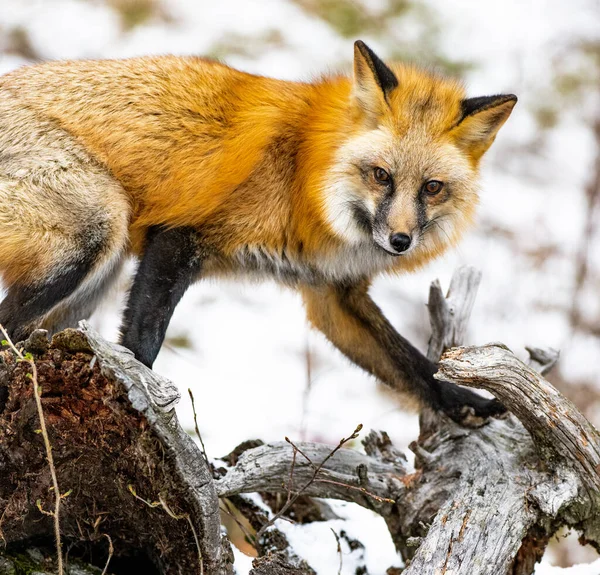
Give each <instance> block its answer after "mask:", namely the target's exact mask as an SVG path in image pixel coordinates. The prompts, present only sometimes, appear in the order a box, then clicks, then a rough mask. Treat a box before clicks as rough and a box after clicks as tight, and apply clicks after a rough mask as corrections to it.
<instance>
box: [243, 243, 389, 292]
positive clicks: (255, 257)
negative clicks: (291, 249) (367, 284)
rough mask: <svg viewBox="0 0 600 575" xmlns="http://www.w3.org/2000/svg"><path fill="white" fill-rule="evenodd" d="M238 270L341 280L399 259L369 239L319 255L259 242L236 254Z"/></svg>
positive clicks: (293, 280)
mask: <svg viewBox="0 0 600 575" xmlns="http://www.w3.org/2000/svg"><path fill="white" fill-rule="evenodd" d="M234 263H235V268H236V271H238V272H241V273H243V274H247V275H250V276H255V277H257V279H258V278H260V277H270V278H272V279H275V280H276V281H280V282H282V283H286V284H297V283H308V284H322V283H337V282H343V281H355V280H358V279H360V278H364V277H371V276H373V275H376V274H378V273H380V272H382V271H385V270H386V269H388V268H390V267H391V266H392V265H393V264H394V263H395V258H394V257H393V256H390V255H389V254H386V253H385V252H384V251H383V250H382V249H380V248H378V247H377V246H375V245H369V244H367V243H362V244H358V245H357V244H353V245H343V246H340V247H339V248H338V249H337V250H335V251H333V252H329V253H327V254H323V255H321V256H319V257H315V258H310V259H308V258H306V259H305V258H298V257H297V256H296V257H290V256H289V255H288V254H287V253H286V252H283V253H274V252H270V251H268V250H266V249H265V248H262V247H259V246H245V247H244V248H242V249H240V250H238V252H236V254H235V256H234Z"/></svg>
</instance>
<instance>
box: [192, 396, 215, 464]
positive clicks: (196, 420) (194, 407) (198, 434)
mask: <svg viewBox="0 0 600 575" xmlns="http://www.w3.org/2000/svg"><path fill="white" fill-rule="evenodd" d="M188 393H189V394H190V399H191V400H192V411H193V412H194V429H195V430H196V435H197V436H198V439H199V440H200V445H202V455H204V461H206V465H208V468H209V469H210V463H209V462H208V457H207V455H206V448H205V447H204V441H202V435H200V429H199V428H198V418H197V416H196V404H195V402H194V394H193V393H192V390H191V389H190V388H189V387H188Z"/></svg>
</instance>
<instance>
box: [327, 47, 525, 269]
mask: <svg viewBox="0 0 600 575" xmlns="http://www.w3.org/2000/svg"><path fill="white" fill-rule="evenodd" d="M516 101H517V98H516V96H514V95H512V94H509V95H497V96H485V97H480V98H466V96H465V91H464V88H463V87H462V86H461V85H460V84H459V83H458V82H456V81H454V80H449V79H445V78H441V77H438V76H435V75H433V74H431V73H428V72H425V71H423V70H419V69H417V68H414V67H411V66H405V65H400V64H397V65H390V66H387V65H386V64H385V63H384V62H382V61H381V60H380V59H379V58H378V57H377V56H376V55H375V53H374V52H373V51H372V50H371V49H370V48H369V47H368V46H366V44H364V43H363V42H361V41H357V42H356V43H355V45H354V77H353V83H352V91H351V96H350V102H349V104H348V106H349V109H348V114H349V115H350V116H351V121H350V122H349V125H350V126H351V128H350V129H349V130H348V134H347V135H344V139H343V141H342V142H341V144H340V145H339V147H338V149H337V152H336V157H335V161H334V168H333V171H332V172H331V173H330V174H329V177H328V181H327V184H326V213H327V219H328V221H329V223H330V225H331V226H332V228H333V229H334V231H335V232H336V234H337V235H338V236H341V238H342V239H343V240H344V241H346V242H349V243H353V244H360V243H364V242H365V241H368V242H374V243H375V244H376V245H377V246H378V247H379V248H381V249H382V250H385V252H387V253H388V254H390V256H406V255H408V254H411V253H413V254H414V257H413V258H410V259H421V256H426V257H425V259H427V258H428V257H432V256H434V255H436V254H439V253H441V252H442V251H443V250H444V249H445V248H446V247H448V246H449V245H452V244H454V243H456V241H457V240H458V239H459V237H460V235H461V234H462V231H463V230H464V229H465V228H466V227H467V225H468V224H469V223H470V222H471V221H472V219H473V216H474V210H475V207H476V205H477V200H478V195H477V172H478V165H479V162H480V160H481V157H482V156H483V154H484V153H485V152H486V150H487V149H488V148H489V147H490V145H491V144H492V142H493V141H494V138H495V137H496V134H497V132H498V130H499V129H500V127H501V126H502V125H503V124H504V122H505V121H506V120H507V118H508V117H509V115H510V113H511V111H512V109H513V106H514V105H515V103H516Z"/></svg>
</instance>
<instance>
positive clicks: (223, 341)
mask: <svg viewBox="0 0 600 575" xmlns="http://www.w3.org/2000/svg"><path fill="white" fill-rule="evenodd" d="M380 3H381V2H380ZM163 5H164V7H165V9H166V11H167V13H168V18H166V19H160V18H153V19H151V20H149V21H148V22H146V23H144V24H142V25H140V26H138V27H136V28H133V29H132V30H130V31H123V30H122V29H121V24H120V21H119V17H118V15H117V13H116V12H115V10H114V9H113V8H111V7H110V6H109V5H108V4H106V3H104V2H102V1H100V0H97V1H81V0H2V1H1V2H0V28H1V29H8V28H14V27H22V28H24V29H25V30H26V31H27V33H28V37H29V39H30V42H31V45H32V47H33V49H34V50H35V51H36V52H37V53H39V54H41V55H42V56H43V57H44V58H83V57H92V58H98V57H123V56H132V55H139V54H149V53H177V54H181V53H196V54H203V53H213V51H214V50H216V49H217V48H218V46H220V45H222V44H223V43H224V42H225V41H231V40H232V39H235V38H242V40H241V43H242V45H243V46H244V47H247V48H248V50H246V51H245V52H244V51H238V52H239V53H238V52H235V53H232V54H231V55H230V56H226V61H227V62H228V63H229V64H231V65H233V66H236V67H239V68H242V69H245V70H247V71H251V72H256V73H261V74H267V75H273V76H277V77H281V78H293V79H298V78H299V79H309V78H310V77H311V76H312V75H314V74H318V73H320V72H323V71H327V70H331V69H337V68H338V67H339V66H340V64H342V63H346V64H347V63H349V62H350V59H351V54H352V41H351V40H350V39H344V38H341V37H340V36H339V35H338V34H337V33H336V32H335V31H334V30H333V29H332V28H330V27H329V26H328V25H327V24H325V23H324V22H323V21H322V20H319V19H318V18H316V17H315V16H312V15H310V14H308V13H306V12H305V11H303V10H301V9H300V8H299V7H298V5H297V4H295V3H294V2H292V1H291V0H220V1H219V2H214V1H213V0H211V1H208V0H169V1H165V2H163ZM430 5H431V6H432V7H433V9H434V11H435V12H436V13H437V14H438V15H439V17H440V22H442V23H443V31H442V35H441V40H440V42H441V43H442V44H441V45H442V47H443V51H444V53H446V54H447V56H448V57H451V58H456V59H466V60H475V61H476V62H477V63H478V64H479V66H478V67H476V68H475V69H474V70H473V71H471V72H470V73H469V74H468V76H467V84H468V86H469V93H470V94H471V95H480V94H484V93H496V92H502V91H512V92H515V93H517V94H518V95H519V98H520V103H519V105H518V106H517V107H516V109H515V112H514V114H513V116H512V117H511V119H510V120H509V122H508V123H507V124H506V126H505V127H504V128H503V129H502V131H501V133H500V136H499V138H498V143H497V144H495V146H494V147H493V148H492V151H491V152H490V154H489V157H488V158H486V162H485V166H484V170H483V182H482V194H481V209H480V225H479V227H478V228H477V229H475V230H474V231H472V232H471V233H470V234H469V235H468V237H467V238H466V239H465V241H464V242H463V243H462V244H461V246H460V247H459V248H458V249H457V250H456V251H455V252H453V253H451V254H448V255H447V256H445V257H444V258H442V259H441V260H440V261H437V262H435V263H433V264H431V265H430V266H429V267H428V268H426V269H424V270H422V271H420V272H418V273H416V274H413V275H411V276H402V277H397V278H382V279H381V280H379V281H378V282H377V283H376V285H375V286H374V290H373V294H374V297H375V299H376V301H377V302H378V303H379V304H380V305H381V306H382V308H383V309H384V311H385V312H386V314H387V315H388V317H389V318H390V320H391V321H392V323H394V325H395V326H397V327H398V329H399V330H400V332H401V333H403V334H405V335H407V336H408V337H409V338H411V339H412V340H413V341H414V342H415V343H416V344H418V345H419V346H420V347H421V348H424V346H425V343H426V342H425V338H426V332H427V329H426V325H427V316H426V313H425V305H424V304H425V300H426V296H427V293H428V286H429V282H430V281H431V280H432V279H434V278H435V277H439V278H440V279H441V280H442V284H443V285H444V286H447V285H448V283H449V279H450V277H451V274H452V271H453V270H454V269H455V267H456V266H457V265H460V264H471V265H475V266H477V267H479V268H480V269H482V271H483V282H482V285H481V288H480V293H479V296H478V299H477V302H476V305H475V310H474V314H473V318H472V322H471V333H470V342H472V343H485V342H487V341H490V340H500V341H503V342H504V343H506V344H507V345H509V347H511V348H512V349H513V350H514V351H515V352H516V353H517V354H519V355H521V356H523V355H524V351H523V348H524V346H525V345H526V344H529V345H537V346H547V345H550V346H553V347H556V348H560V349H561V350H562V366H563V372H564V375H565V376H566V378H567V379H568V378H573V379H576V378H581V379H584V378H587V379H590V378H593V377H595V376H594V373H593V370H594V369H595V368H596V365H597V361H595V360H597V358H598V357H600V341H599V340H598V338H594V337H591V336H586V335H584V334H574V335H573V334H571V333H570V330H569V326H568V322H567V318H566V315H565V313H564V310H562V309H561V308H564V307H565V306H568V305H569V302H570V298H571V297H572V289H573V257H574V253H575V251H576V249H577V245H578V241H579V239H580V235H581V230H582V227H583V220H584V217H585V203H584V197H583V192H582V189H583V185H584V183H585V180H586V177H587V172H588V170H589V166H590V162H591V157H590V149H591V148H592V146H591V145H590V136H589V132H588V131H587V129H586V127H585V126H582V125H581V124H580V123H578V122H577V121H572V122H569V123H565V125H563V126H560V127H559V128H558V129H556V130H555V132H554V134H553V137H552V138H551V140H550V142H549V145H548V146H547V147H546V149H545V150H544V154H543V155H542V157H541V159H540V158H530V157H528V156H523V157H521V156H519V157H515V156H514V154H511V152H510V150H511V149H512V148H511V146H513V145H517V144H521V143H524V142H526V141H528V140H529V139H530V138H531V137H532V135H533V134H534V133H535V130H536V127H535V124H534V123H533V121H532V118H531V115H530V113H529V112H528V107H527V106H528V104H531V103H534V102H535V101H536V98H539V97H540V92H539V90H538V88H539V86H545V85H546V84H547V83H548V78H549V58H548V57H547V55H548V54H551V53H552V51H553V50H554V49H555V48H556V46H557V45H560V44H564V43H565V42H566V41H567V40H568V39H569V38H571V37H572V36H573V35H574V34H575V33H577V34H579V35H586V34H588V35H590V34H594V33H595V34H596V35H597V29H598V18H597V14H596V15H594V13H593V12H592V10H593V9H594V5H596V8H597V3H594V2H593V1H585V0H577V1H573V2H569V3H565V2H561V1H560V0H544V1H542V0H505V1H504V2H502V3H497V2H493V1H492V0H485V1H481V2H470V1H469V0H455V1H454V2H452V3H450V2H444V1H442V0H432V1H431V2H430ZM278 35H279V36H280V37H281V38H282V41H281V42H272V43H271V44H269V43H268V42H267V43H266V44H265V45H264V46H263V40H264V38H266V37H278ZM365 39H367V40H371V38H365ZM372 40H373V44H374V46H375V47H377V46H378V45H379V42H378V39H377V38H372ZM381 45H382V46H383V45H384V44H381ZM261 46H262V47H261ZM217 51H218V50H217ZM24 63H26V61H25V60H24V59H23V58H21V57H19V56H15V55H2V54H1V53H0V73H2V72H5V71H8V70H10V69H12V68H15V67H17V66H19V65H22V64H24ZM490 226H495V227H500V228H504V229H507V230H509V231H510V232H511V233H512V234H513V236H514V239H512V240H506V239H503V238H502V237H500V236H499V235H498V234H493V233H489V232H487V231H485V230H488V229H489V227H490ZM548 244H552V245H557V246H558V254H557V255H555V256H552V257H550V258H549V259H548V260H546V261H545V262H543V263H542V264H541V265H540V266H538V267H534V266H532V265H531V260H529V259H527V258H525V257H523V254H522V252H523V251H524V250H525V249H533V248H539V247H540V246H546V245H548ZM595 249H596V252H598V248H597V247H596V248H595ZM594 258H595V260H594V261H596V262H597V263H598V268H600V261H599V260H600V254H597V257H596V256H594ZM132 267H133V266H130V269H129V272H130V273H131V269H132ZM122 287H123V286H122ZM596 299H597V298H596ZM594 305H597V303H596V304H594ZM120 306H122V292H121V297H114V298H112V299H110V300H109V301H107V302H106V303H105V304H104V305H103V306H102V308H101V309H100V310H99V311H98V312H97V313H96V314H95V315H94V316H93V318H92V324H93V325H95V326H96V327H98V328H99V329H100V330H101V331H102V332H103V333H104V334H105V335H107V336H109V337H113V338H114V337H115V336H116V330H117V326H118V317H119V315H118V314H119V311H120ZM168 337H169V339H171V340H172V339H173V338H180V337H184V338H187V340H188V341H190V342H191V347H190V348H181V347H173V346H172V345H167V346H165V347H164V348H163V350H162V352H161V354H160V355H159V358H158V360H157V363H156V365H155V369H156V370H157V371H159V372H160V373H162V374H164V375H165V376H167V377H169V378H171V379H172V380H173V381H174V382H176V383H177V385H178V386H179V387H180V389H181V391H182V401H181V404H180V406H179V408H178V414H179V417H180V419H181V421H182V424H183V425H184V426H185V427H186V428H188V429H191V428H192V427H193V421H192V415H191V406H190V403H189V400H188V395H187V388H191V389H192V390H193V392H194V395H195V398H196V404H197V409H198V417H199V424H200V429H201V432H202V434H203V437H204V441H205V444H206V448H207V451H208V453H209V455H211V456H219V455H224V454H225V453H227V452H228V451H230V450H231V449H233V448H234V447H235V446H236V445H237V444H238V443H239V442H241V441H242V440H245V439H249V438H255V437H258V438H261V439H263V440H266V441H269V440H280V439H282V438H283V437H284V436H285V435H288V436H289V437H291V438H294V439H309V440H316V441H322V442H328V443H331V444H332V445H335V444H337V442H338V441H339V439H340V438H341V437H343V436H347V435H348V434H349V433H351V432H352V430H353V429H354V428H355V427H356V425H357V423H363V425H364V427H365V429H366V430H368V429H370V428H375V429H385V430H387V431H388V432H389V433H390V436H391V437H392V439H393V440H394V441H395V443H396V444H397V445H398V446H399V447H402V448H406V446H407V445H408V443H409V442H410V441H412V440H413V439H414V438H415V437H416V435H417V432H418V427H417V421H416V417H415V416H414V415H412V414H408V413H406V412H404V411H402V409H401V407H400V405H399V404H398V403H397V402H396V401H394V400H393V399H392V398H391V397H390V396H389V395H387V394H386V393H385V391H384V390H382V389H381V387H380V386H378V385H377V384H376V383H375V382H374V381H373V380H372V379H371V378H369V377H367V376H366V375H365V374H363V373H361V372H360V371H359V370H358V369H357V368H355V367H353V366H351V365H350V364H349V363H348V362H347V361H346V360H345V359H344V358H342V357H341V356H340V354H338V353H337V352H336V351H334V350H333V349H332V348H331V347H330V346H329V345H328V344H327V343H326V342H325V341H324V338H323V337H322V336H321V335H320V334H316V333H313V332H310V331H309V329H308V328H307V325H306V322H305V320H304V315H303V310H302V306H301V303H300V300H299V297H298V296H297V295H296V294H295V293H293V292H291V291H289V290H284V289H281V288H279V287H277V286H275V285H273V284H270V283H266V284H263V285H257V284H246V285H241V284H237V283H209V282H206V283H202V284H199V285H197V286H195V287H193V288H192V289H190V290H189V292H188V293H187V294H186V296H185V297H184V299H183V301H182V303H181V305H180V306H179V307H178V308H177V310H176V313H175V316H174V318H173V321H172V323H171V327H170V329H169V334H168ZM307 347H308V350H309V351H310V353H311V357H313V361H312V373H311V381H310V389H308V388H307V375H306V365H305V359H304V358H305V357H306V350H307ZM596 381H597V380H596ZM409 455H410V454H409ZM336 505H337V508H336V511H338V513H339V514H340V515H342V516H345V517H348V521H347V522H346V523H344V524H343V526H342V523H341V522H340V521H334V522H327V523H322V524H314V525H311V526H292V525H290V524H288V523H283V522H282V523H281V525H280V527H281V529H282V530H284V531H285V532H286V534H287V536H288V537H289V539H290V540H291V541H292V542H293V544H294V547H295V548H296V549H297V550H298V552H299V553H300V554H304V555H305V556H306V558H307V559H309V561H310V562H311V563H312V564H313V566H315V567H316V568H317V570H318V573H319V575H331V574H332V573H337V569H338V567H339V555H338V553H337V543H336V540H335V537H334V536H333V534H332V532H331V531H330V528H333V529H335V530H336V531H338V532H339V530H340V529H342V528H344V529H345V530H346V531H347V532H348V533H349V534H350V536H351V537H355V538H357V539H359V540H360V541H362V542H363V543H364V544H365V545H366V546H367V549H368V552H367V553H368V556H367V557H366V558H365V560H366V564H367V566H368V569H369V573H370V574H371V575H384V573H385V570H386V569H387V568H388V567H389V566H391V565H393V564H395V565H398V564H399V560H397V558H396V554H395V551H394V549H393V546H392V544H391V541H390V539H389V537H388V536H387V532H386V528H385V525H384V524H383V521H382V520H381V519H380V518H378V517H376V516H374V515H373V514H371V513H370V512H368V511H366V510H363V509H360V508H357V507H355V506H352V505H345V504H339V503H336ZM342 545H345V544H344V543H343V542H342ZM236 556H237V557H238V562H237V563H238V573H239V574H240V575H242V574H245V573H247V572H248V570H249V569H250V562H249V560H247V559H245V558H244V557H242V556H241V554H240V553H239V552H236ZM342 559H343V564H342V573H352V572H353V571H352V565H353V564H354V563H353V562H354V561H355V559H356V557H353V554H350V553H349V550H348V549H346V548H344V552H343V555H342ZM558 572H559V571H558V570H556V569H554V568H552V567H550V566H549V564H548V561H547V560H545V563H544V564H543V565H541V566H539V567H538V570H537V571H536V573H537V574H538V575H558ZM560 573H561V574H562V573H564V574H568V575H599V574H600V561H597V562H596V563H594V564H592V565H589V566H587V567H586V566H577V567H573V568H572V569H571V570H564V571H560Z"/></svg>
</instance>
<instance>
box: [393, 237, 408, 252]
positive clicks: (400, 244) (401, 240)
mask: <svg viewBox="0 0 600 575" xmlns="http://www.w3.org/2000/svg"><path fill="white" fill-rule="evenodd" d="M411 241H412V239H411V237H410V236H409V235H407V234H392V235H391V236H390V244H391V245H392V247H393V248H394V249H395V250H396V251H397V252H405V251H406V250H407V249H408V248H409V247H410V242H411Z"/></svg>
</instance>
